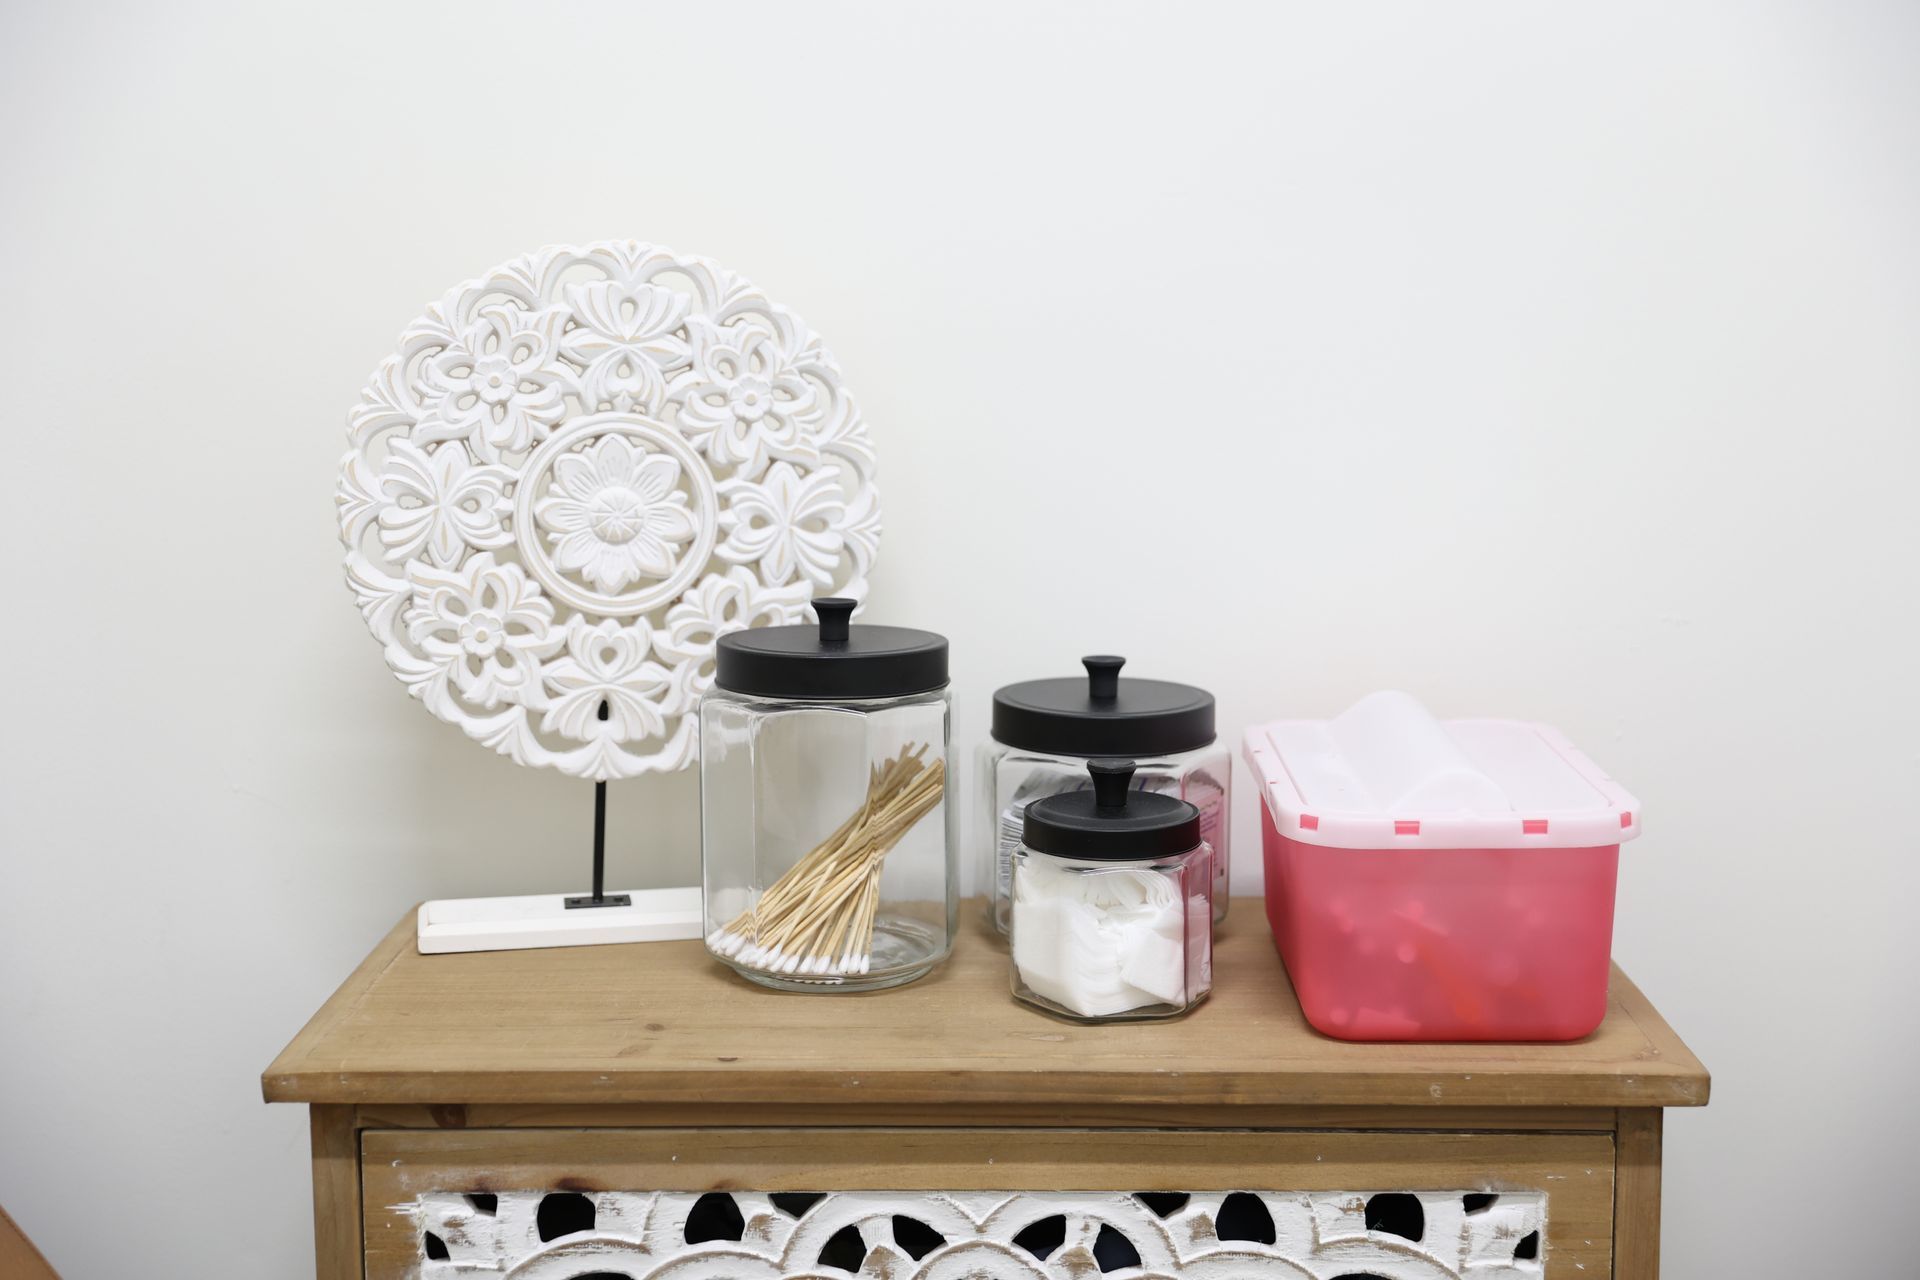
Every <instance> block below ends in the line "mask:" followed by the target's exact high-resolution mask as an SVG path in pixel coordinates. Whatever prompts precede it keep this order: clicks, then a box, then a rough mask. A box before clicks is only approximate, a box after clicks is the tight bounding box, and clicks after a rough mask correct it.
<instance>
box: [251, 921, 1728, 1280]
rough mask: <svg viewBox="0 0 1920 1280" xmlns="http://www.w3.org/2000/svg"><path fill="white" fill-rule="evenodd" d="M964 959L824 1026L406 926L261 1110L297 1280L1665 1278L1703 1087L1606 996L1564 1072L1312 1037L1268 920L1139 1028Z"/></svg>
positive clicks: (686, 961)
mask: <svg viewBox="0 0 1920 1280" xmlns="http://www.w3.org/2000/svg"><path fill="white" fill-rule="evenodd" d="M964 910H965V916H964V918H965V919H966V920H968V921H977V920H978V919H979V915H980V913H979V908H978V905H977V904H968V905H967V906H966V908H965V909H964ZM962 932H963V936H962V937H961V939H960V940H959V945H958V946H957V948H956V951H955V954H954V958H953V960H952V961H951V962H949V963H948V964H947V965H946V966H945V967H944V968H943V969H942V970H941V971H939V972H938V973H936V974H935V975H934V976H933V977H931V978H928V979H926V980H924V981H922V982H920V983H917V984H915V985H913V986H909V987H905V988H901V989H899V990H895V991H885V992H876V993H873V994H870V995H860V996H842V997H834V996H818V997H810V996H796V995H783V994H778V993H775V992H770V991H764V990H761V989H759V988H757V987H754V986H752V985H751V984H748V983H746V982H744V981H741V980H739V979H738V978H735V977H733V976H731V975H730V974H728V973H727V972H726V971H725V970H723V969H722V968H721V967H720V966H719V965H717V964H715V963H713V962H711V961H710V960H708V959H707V957H706V956H705V954H704V953H703V952H702V950H701V948H700V946H699V944H697V943H640V944H632V945H627V946H611V947H587V948H578V949H571V950H556V951H522V952H500V953H493V954H481V955H450V956H422V955H419V954H418V953H417V952H416V951H415V949H414V946H413V917H412V915H411V913H409V915H408V916H407V917H406V919H404V920H403V921H402V922H401V923H400V924H399V925H398V926H397V927H396V928H395V929H394V930H393V932H392V933H391V934H390V935H388V937H387V939H386V940H385V941H384V942H382V943H381V944H380V945H379V947H377V948H376V949H375V950H374V952H373V954H372V955H370V956H369V957H367V960H366V961H365V963H363V964H362V965H361V966H360V968H359V969H358V970H357V971H355V973H354V974H353V975H352V977H350V978H348V980H347V981H346V983H345V984H344V985H343V986H342V987H341V988H340V990H339V991H338V992H336V993H335V994H334V996H333V997H332V999H330V1000H328V1001H327V1003H326V1005H325V1006H324V1007H322V1008H321V1010H320V1011H319V1013H317V1014H315V1015H314V1017H313V1019H312V1021H311V1022H309V1023H308V1024H307V1026H306V1028H305V1030H303V1031H301V1033H300V1034H299V1035H298V1036H297V1037H295V1038H294V1041H293V1043H292V1044H290V1045H288V1046H287V1048H286V1050H285V1051H284V1052H283V1053H281V1055H280V1056H279V1058H278V1059H277V1060H276V1061H275V1062H274V1064H273V1065H272V1066H271V1067H269V1068H268V1069H267V1072H266V1074H265V1076H264V1077H263V1079H262V1084H263V1086H264V1090H265V1093H266V1097H267V1099H268V1101H270V1102H304V1103H306V1104H307V1105H308V1107H309V1108H310V1112H311V1116H312V1128H313V1187H314V1224H315V1237H316V1241H317V1246H318V1261H317V1267H318V1274H319V1276H320V1277H322V1280H347V1278H348V1277H360V1276H363V1275H364V1276H365V1277H367V1278H368V1280H398V1278H400V1277H416V1276H417V1277H423V1278H451V1277H456V1276H458V1277H463V1278H472V1277H489V1276H501V1277H512V1278H513V1280H586V1278H588V1277H592V1278H593V1280H611V1278H614V1277H627V1278H628V1280H778V1278H781V1277H802V1276H804V1277H826V1278H829V1280H831V1278H834V1277H838V1278H840V1280H846V1277H847V1276H849V1275H856V1276H860V1277H865V1278H867V1280H969V1278H972V1277H988V1278H991V1280H1013V1278H1016V1277H1017V1278H1020V1280H1092V1278H1095V1277H1098V1276H1099V1275H1100V1274H1101V1273H1103V1272H1104V1273H1112V1274H1113V1275H1114V1276H1115V1280H1128V1278H1129V1277H1143V1278H1144V1277H1154V1278H1155V1280H1159V1278H1163V1277H1201V1278H1203V1280H1232V1278H1234V1277H1287V1278H1289V1280H1347V1278H1352V1277H1377V1278H1381V1280H1511V1278H1513V1277H1526V1278H1528V1280H1537V1278H1538V1277H1542V1276H1544V1277H1547V1278H1549V1280H1575V1277H1580V1278H1582V1280H1591V1278H1592V1277H1596V1276H1606V1275H1610V1274H1611V1275H1615V1276H1626V1277H1635V1278H1636V1280H1641V1278H1645V1277H1653V1276H1655V1275H1656V1274H1657V1272H1658V1267H1659V1261H1658V1260H1659V1245H1660V1132H1661V1116H1662V1108H1665V1107H1669V1106H1701V1105H1703V1104H1705V1102H1706V1101H1707V1088H1708V1079H1707V1073H1706V1071H1705V1069H1704V1068H1703V1067H1702V1066H1701V1065H1700V1062H1699V1061H1698V1059H1696V1058H1695V1057H1694V1056H1693V1054H1692V1053H1690V1052H1689V1051H1688V1050H1687V1047H1686V1046H1685V1045H1684V1044H1682V1043H1681V1042H1680V1039H1679V1038H1678V1037H1677V1036H1676V1035H1675V1034H1674V1033H1673V1031H1672V1030H1671V1029H1670V1028H1669V1027H1668V1026H1667V1024H1666V1022H1665V1021H1663V1020H1662V1019H1661V1017H1660V1015H1659V1014H1658V1013H1657V1012H1655V1010H1654V1008H1653V1006H1652V1005H1651V1004H1649V1003H1648V1002H1647V999H1646V997H1645V996H1643V995H1641V993H1640V992H1639V990H1638V989H1636V988H1635V987H1634V985H1633V984H1632V983H1631V982H1629V981H1628V980H1627V978H1626V976H1625V975H1624V974H1622V973H1621V972H1619V970H1618V969H1616V970H1615V971H1614V974H1613V991H1612V1003H1611V1007H1610V1009H1609V1011H1608V1015H1607V1019H1606V1022H1605V1023H1604V1024H1603V1025H1602V1027H1601V1028H1600V1030H1599V1031H1597V1032H1596V1033H1595V1034H1594V1035H1592V1036H1590V1037H1588V1038H1587V1039H1586V1040H1583V1041H1580V1042H1578V1043H1574V1044H1565V1045H1359V1044H1344V1043H1341V1042H1339V1041H1334V1040H1329V1039H1327V1038H1325V1037H1323V1036H1321V1035H1319V1034H1317V1033H1316V1032H1314V1031H1312V1030H1311V1029H1310V1028H1309V1027H1308V1026H1307V1025H1306V1022H1305V1021H1304V1020H1303V1019H1302V1017H1301V1015H1300V1010H1299V1006H1298V1005H1297V1003H1296V1002H1295V1000H1294V997H1293V993H1292V989H1291V988H1290V987H1289V986H1288V984H1287V980H1286V976H1285V972H1284V970H1283V969H1282V967H1281V965H1280V962H1279V959H1278V958H1277V957H1276V955H1275V953H1274V949H1273V945H1272V942H1271V941H1270V939H1269V937H1268V935H1267V930H1266V928H1265V922H1264V918H1263V916H1262V914H1261V908H1260V904H1259V903H1258V902H1256V901H1251V900H1249V901H1243V902H1239V903H1237V904H1235V907H1234V912H1233V918H1232V919H1231V920H1230V921H1229V923H1228V926H1227V927H1226V929H1225V930H1224V931H1223V932H1222V934H1221V935H1220V937H1219V939H1218V944H1217V953H1216V972H1217V974H1218V977H1219V981H1218V984H1217V987H1216V989H1215V991H1214V994H1213V996H1212V998H1211V999H1210V1000H1209V1001H1208V1002H1207V1003H1206V1004H1205V1005H1203V1006H1202V1007H1201V1008H1200V1009H1199V1010H1197V1011H1196V1012H1195V1013H1194V1014H1192V1015H1191V1016H1190V1017H1188V1018H1186V1019H1184V1020H1182V1021H1179V1022H1174V1023H1167V1024H1158V1025H1155V1024H1139V1025H1132V1026H1104V1027H1081V1026H1076V1025H1071V1024H1067V1023H1063V1022H1057V1021H1054V1020H1052V1019H1049V1018H1047V1017H1045V1016H1044V1015H1042V1014H1039V1013H1036V1012H1034V1011H1032V1010H1029V1009H1026V1008H1024V1007H1021V1006H1018V1005H1016V1004H1014V1003H1013V1001H1012V1000H1011V999H1010V998H1009V996H1008V994H1007V972H1006V964H1007V962H1006V955H1005V951H1004V948H1003V947H1002V946H1001V945H1000V942H999V940H998V939H997V938H995V937H993V936H992V935H991V933H990V932H989V931H988V930H987V929H986V928H985V927H984V926H981V925H974V926H971V927H969V928H966V929H963V931H962Z"/></svg>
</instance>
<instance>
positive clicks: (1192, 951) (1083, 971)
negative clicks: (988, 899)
mask: <svg viewBox="0 0 1920 1280" xmlns="http://www.w3.org/2000/svg"><path fill="white" fill-rule="evenodd" d="M1087 776H1088V778H1089V781H1090V783H1091V786H1090V787H1089V788H1088V789H1086V790H1081V791H1068V792H1061V793H1059V794H1056V795H1051V796H1042V797H1041V798H1040V799H1038V800H1035V801H1034V802H1033V803H1031V804H1029V805H1028V806H1027V807H1026V813H1025V814H1024V816H1023V817H1022V820H1021V840H1020V847H1019V848H1018V849H1016V850H1015V851H1014V857H1013V875H1012V887H1011V893H1010V900H1011V911H1010V913H1009V915H1010V920H1011V925H1012V930H1011V932H1012V938H1011V943H1010V947H1009V950H1010V951H1011V953H1012V977H1013V994H1014V997H1015V998H1016V999H1019V1000H1022V1001H1025V1002H1026V1003H1028V1004H1031V1005H1035V1006H1037V1007H1039V1008H1041V1009H1044V1010H1046V1011H1047V1012H1049V1013H1053V1014H1058V1015H1060V1016H1062V1017H1067V1018H1073V1019H1076V1020H1079V1021H1083V1022H1111V1021H1136V1020H1139V1019H1145V1018H1172V1017H1178V1016H1179V1015H1181V1014H1183V1013H1185V1012H1187V1010H1189V1009H1191V1008H1193V1006H1194V1005H1196V1004H1198V1003H1200V1001H1202V1000H1204V999H1205V998H1206V996H1207V993H1208V992H1209V991H1210V990H1211V989H1212V987H1213V904H1212V897H1213V874H1212V858H1211V850H1209V849H1208V848H1207V845H1206V842H1205V841H1204V840H1202V839H1201V838H1200V811H1199V810H1198V809H1196V808H1195V807H1194V806H1193V805H1191V804H1188V803H1187V802H1186V801H1184V800H1180V799H1177V798H1175V797H1173V796H1169V795H1161V794H1159V793H1156V792H1151V791H1137V790H1134V789H1132V786H1131V784H1132V782H1133V779H1134V765H1133V762H1132V761H1130V760H1095V761H1092V762H1091V763H1089V764H1088V766H1087Z"/></svg>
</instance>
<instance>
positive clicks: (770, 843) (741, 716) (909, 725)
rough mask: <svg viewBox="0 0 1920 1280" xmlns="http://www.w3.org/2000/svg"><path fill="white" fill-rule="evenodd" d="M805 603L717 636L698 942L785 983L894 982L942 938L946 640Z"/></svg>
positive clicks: (949, 937)
mask: <svg viewBox="0 0 1920 1280" xmlns="http://www.w3.org/2000/svg"><path fill="white" fill-rule="evenodd" d="M813 607H814V612H815V613H816V614H817V615H818V617H819V626H818V627H817V628H816V627H812V626H792V627H765V628H759V629H754V630H747V631H735V632H730V633H728V634H727V635H723V636H721V637H720V641H719V645H718V652H717V655H716V658H715V664H714V686H713V688H712V689H711V690H710V691H709V692H708V693H707V694H706V696H705V697H703V698H702V699H701V700H700V823H701V827H700V849H701V867H702V873H703V881H704V887H705V891H706V930H707V949H708V950H709V951H710V952H712V953H713V955H714V956H716V957H718V958H719V959H720V960H721V961H723V962H724V963H726V964H728V965H730V966H731V967H732V968H733V969H734V970H735V971H737V972H738V973H740V974H741V975H742V976H744V977H746V978H750V979H752V980H753V981H755V982H758V983H762V984H764V985H766V986H770V987H778V988H781V989H784V990H793V991H866V990H872V989H874V988H878V987H891V986H898V985H899V984H901V983H904V982H911V981H913V980H914V979H915V978H919V977H922V976H924V975H925V974H926V973H928V972H929V971H931V970H932V969H933V968H934V966H936V965H938V964H939V963H940V962H941V961H942V960H944V959H946V957H947V954H948V953H949V952H950V951H951V950H952V948H953V930H954V919H955V915H956V911H957V908H956V903H957V901H958V889H959V877H958V868H957V863H956V860H955V850H956V848H957V845H958V840H957V835H958V832H957V813H956V808H955V806H953V805H950V804H948V803H947V795H946V790H947V784H948V780H949V778H950V776H951V771H950V770H949V768H948V753H949V747H950V745H951V716H950V708H949V701H948V695H947V642H946V640H945V639H943V638H942V637H940V636H937V635H935V634H933V633H932V632H929V631H913V630H908V629H906V628H902V627H875V626H851V625H850V621H849V620H850V617H851V615H852V612H853V607H854V604H853V601H851V600H844V599H821V600H816V601H814V602H813Z"/></svg>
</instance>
